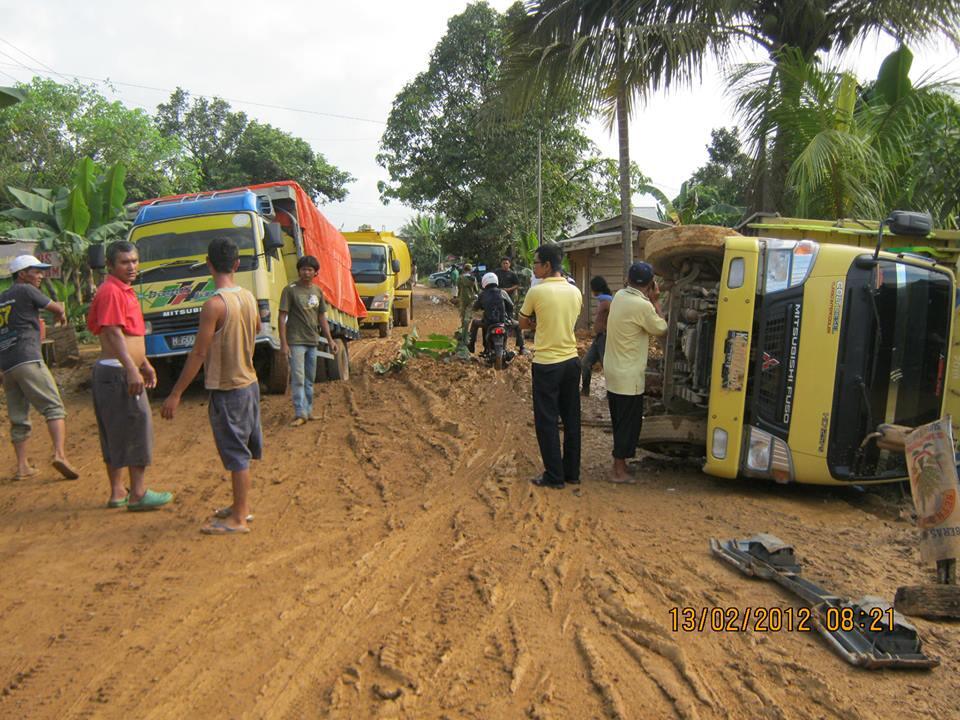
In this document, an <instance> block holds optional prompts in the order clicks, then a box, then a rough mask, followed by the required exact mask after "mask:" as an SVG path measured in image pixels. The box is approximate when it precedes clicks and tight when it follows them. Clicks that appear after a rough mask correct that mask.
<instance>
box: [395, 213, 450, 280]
mask: <svg viewBox="0 0 960 720" xmlns="http://www.w3.org/2000/svg"><path fill="white" fill-rule="evenodd" d="M449 227H450V225H449V223H448V222H447V219H446V218H445V217H444V216H443V215H429V214H426V213H417V214H416V215H414V216H413V217H412V218H410V219H409V220H408V221H407V222H406V224H405V225H404V226H403V227H402V228H400V233H399V234H400V237H402V238H403V239H405V240H406V241H407V243H408V244H409V245H410V255H411V257H412V259H413V262H414V263H415V264H416V266H417V272H418V273H419V274H420V275H424V276H425V275H427V274H428V273H431V272H433V271H434V270H436V269H438V267H439V265H438V263H439V256H440V253H441V250H442V247H443V241H444V236H445V235H446V234H447V232H448V230H449Z"/></svg>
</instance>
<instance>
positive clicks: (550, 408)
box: [532, 358, 580, 483]
mask: <svg viewBox="0 0 960 720" xmlns="http://www.w3.org/2000/svg"><path fill="white" fill-rule="evenodd" d="M532 368H533V424H534V426H535V427H536V430H537V443H538V444H539V445H540V457H541V458H542V459H543V477H544V480H545V481H547V482H551V483H560V482H564V481H567V482H579V480H580V359H579V358H570V359H569V360H564V361H563V362H558V363H550V364H543V363H533V365H532ZM558 419H562V420H563V451H562V452H561V448H560V426H559V423H558V422H557V421H558Z"/></svg>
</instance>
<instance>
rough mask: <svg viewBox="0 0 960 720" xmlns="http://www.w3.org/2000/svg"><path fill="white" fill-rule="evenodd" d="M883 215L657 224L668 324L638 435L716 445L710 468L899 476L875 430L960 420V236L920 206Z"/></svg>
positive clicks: (898, 456) (858, 477)
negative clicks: (958, 339) (879, 218)
mask: <svg viewBox="0 0 960 720" xmlns="http://www.w3.org/2000/svg"><path fill="white" fill-rule="evenodd" d="M884 222H885V224H886V226H887V228H888V229H889V232H887V233H885V234H881V233H879V232H878V230H879V228H878V223H876V222H874V223H862V222H840V223H829V222H818V221H810V220H800V219H791V218H779V217H777V218H765V219H761V220H759V221H757V222H752V223H748V224H747V225H746V226H744V228H743V230H744V232H745V233H747V234H744V235H741V234H739V233H737V232H734V231H732V230H730V229H727V228H718V227H713V226H696V225H693V226H681V227H675V228H668V229H665V230H658V231H654V232H652V233H649V235H648V237H647V238H646V248H645V249H646V258H647V260H648V261H649V262H651V263H652V264H653V265H654V268H655V269H656V271H657V274H658V275H660V276H661V277H662V278H663V279H664V282H663V288H664V289H665V290H666V291H667V292H666V293H665V294H664V297H665V306H664V312H665V313H666V315H667V320H668V328H669V329H668V334H667V336H666V337H665V338H663V343H662V349H663V356H662V358H660V359H659V361H658V362H656V363H651V368H650V370H648V373H651V374H653V375H654V382H653V383H652V388H657V389H658V390H659V393H658V394H659V397H651V398H650V400H652V401H653V402H651V403H650V406H649V407H650V409H649V411H648V415H647V417H646V418H645V420H644V428H643V432H642V433H641V447H644V448H647V449H650V450H655V451H660V452H690V451H691V450H693V452H699V453H701V454H705V456H706V462H705V464H704V471H705V472H706V473H708V474H710V475H715V476H718V477H724V478H734V477H738V476H740V477H752V478H764V479H770V480H774V481H777V482H781V483H792V482H796V483H812V484H823V485H843V484H854V483H856V484H861V483H876V482H889V481H895V480H901V479H903V478H904V477H905V476H906V466H905V461H904V457H903V455H902V453H899V452H891V451H888V450H886V449H883V448H882V447H880V446H878V445H877V442H876V431H877V428H878V426H880V425H882V424H895V425H906V426H912V427H915V426H917V425H920V424H923V423H927V422H930V421H932V420H935V419H937V418H939V417H941V416H942V415H944V414H947V413H949V414H951V415H952V416H953V417H954V419H955V421H956V420H960V353H954V352H953V346H954V343H953V340H952V338H953V335H954V328H955V320H956V317H957V308H958V297H957V287H956V279H955V274H954V270H955V268H956V261H957V258H958V256H960V233H958V232H956V231H944V230H932V229H931V228H930V226H929V218H925V217H924V216H920V215H918V214H916V213H900V212H895V213H892V214H891V217H890V218H888V219H887V220H886V221H884ZM956 431H957V428H955V434H957V432H956Z"/></svg>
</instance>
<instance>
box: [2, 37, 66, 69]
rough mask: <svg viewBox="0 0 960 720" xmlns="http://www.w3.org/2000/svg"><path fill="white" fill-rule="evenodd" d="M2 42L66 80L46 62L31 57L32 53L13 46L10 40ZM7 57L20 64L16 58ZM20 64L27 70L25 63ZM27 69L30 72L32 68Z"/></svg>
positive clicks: (3, 39)
mask: <svg viewBox="0 0 960 720" xmlns="http://www.w3.org/2000/svg"><path fill="white" fill-rule="evenodd" d="M0 42H3V43H4V44H5V45H9V46H10V47H12V48H13V49H14V50H16V51H17V52H18V53H20V54H21V55H23V56H24V57H25V58H27V59H28V60H32V61H33V62H35V63H37V64H38V65H41V66H42V67H44V68H46V69H47V70H49V71H50V72H52V73H53V74H55V75H60V77H62V78H66V76H65V75H63V74H62V73H58V72H57V71H56V70H54V69H53V68H52V67H50V66H49V65H47V64H46V63H45V62H43V61H42V60H38V59H37V58H35V57H34V56H33V55H31V54H30V53H28V52H26V51H24V50H21V49H20V48H18V47H17V46H16V45H14V44H13V43H12V42H10V41H9V40H7V39H5V38H0ZM3 54H4V55H7V54H6V53H3ZM7 57H9V58H10V59H11V60H13V61H14V62H19V60H17V59H16V58H13V57H11V56H10V55H7ZM20 64H21V65H22V66H23V67H25V68H27V66H26V65H23V63H20ZM27 69H28V70H29V69H30V68H27Z"/></svg>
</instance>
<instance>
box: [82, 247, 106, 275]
mask: <svg viewBox="0 0 960 720" xmlns="http://www.w3.org/2000/svg"><path fill="white" fill-rule="evenodd" d="M87 265H89V266H90V269H91V270H103V268H105V267H106V266H107V254H106V251H105V250H104V247H103V244H102V243H95V244H93V245H88V246H87Z"/></svg>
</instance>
